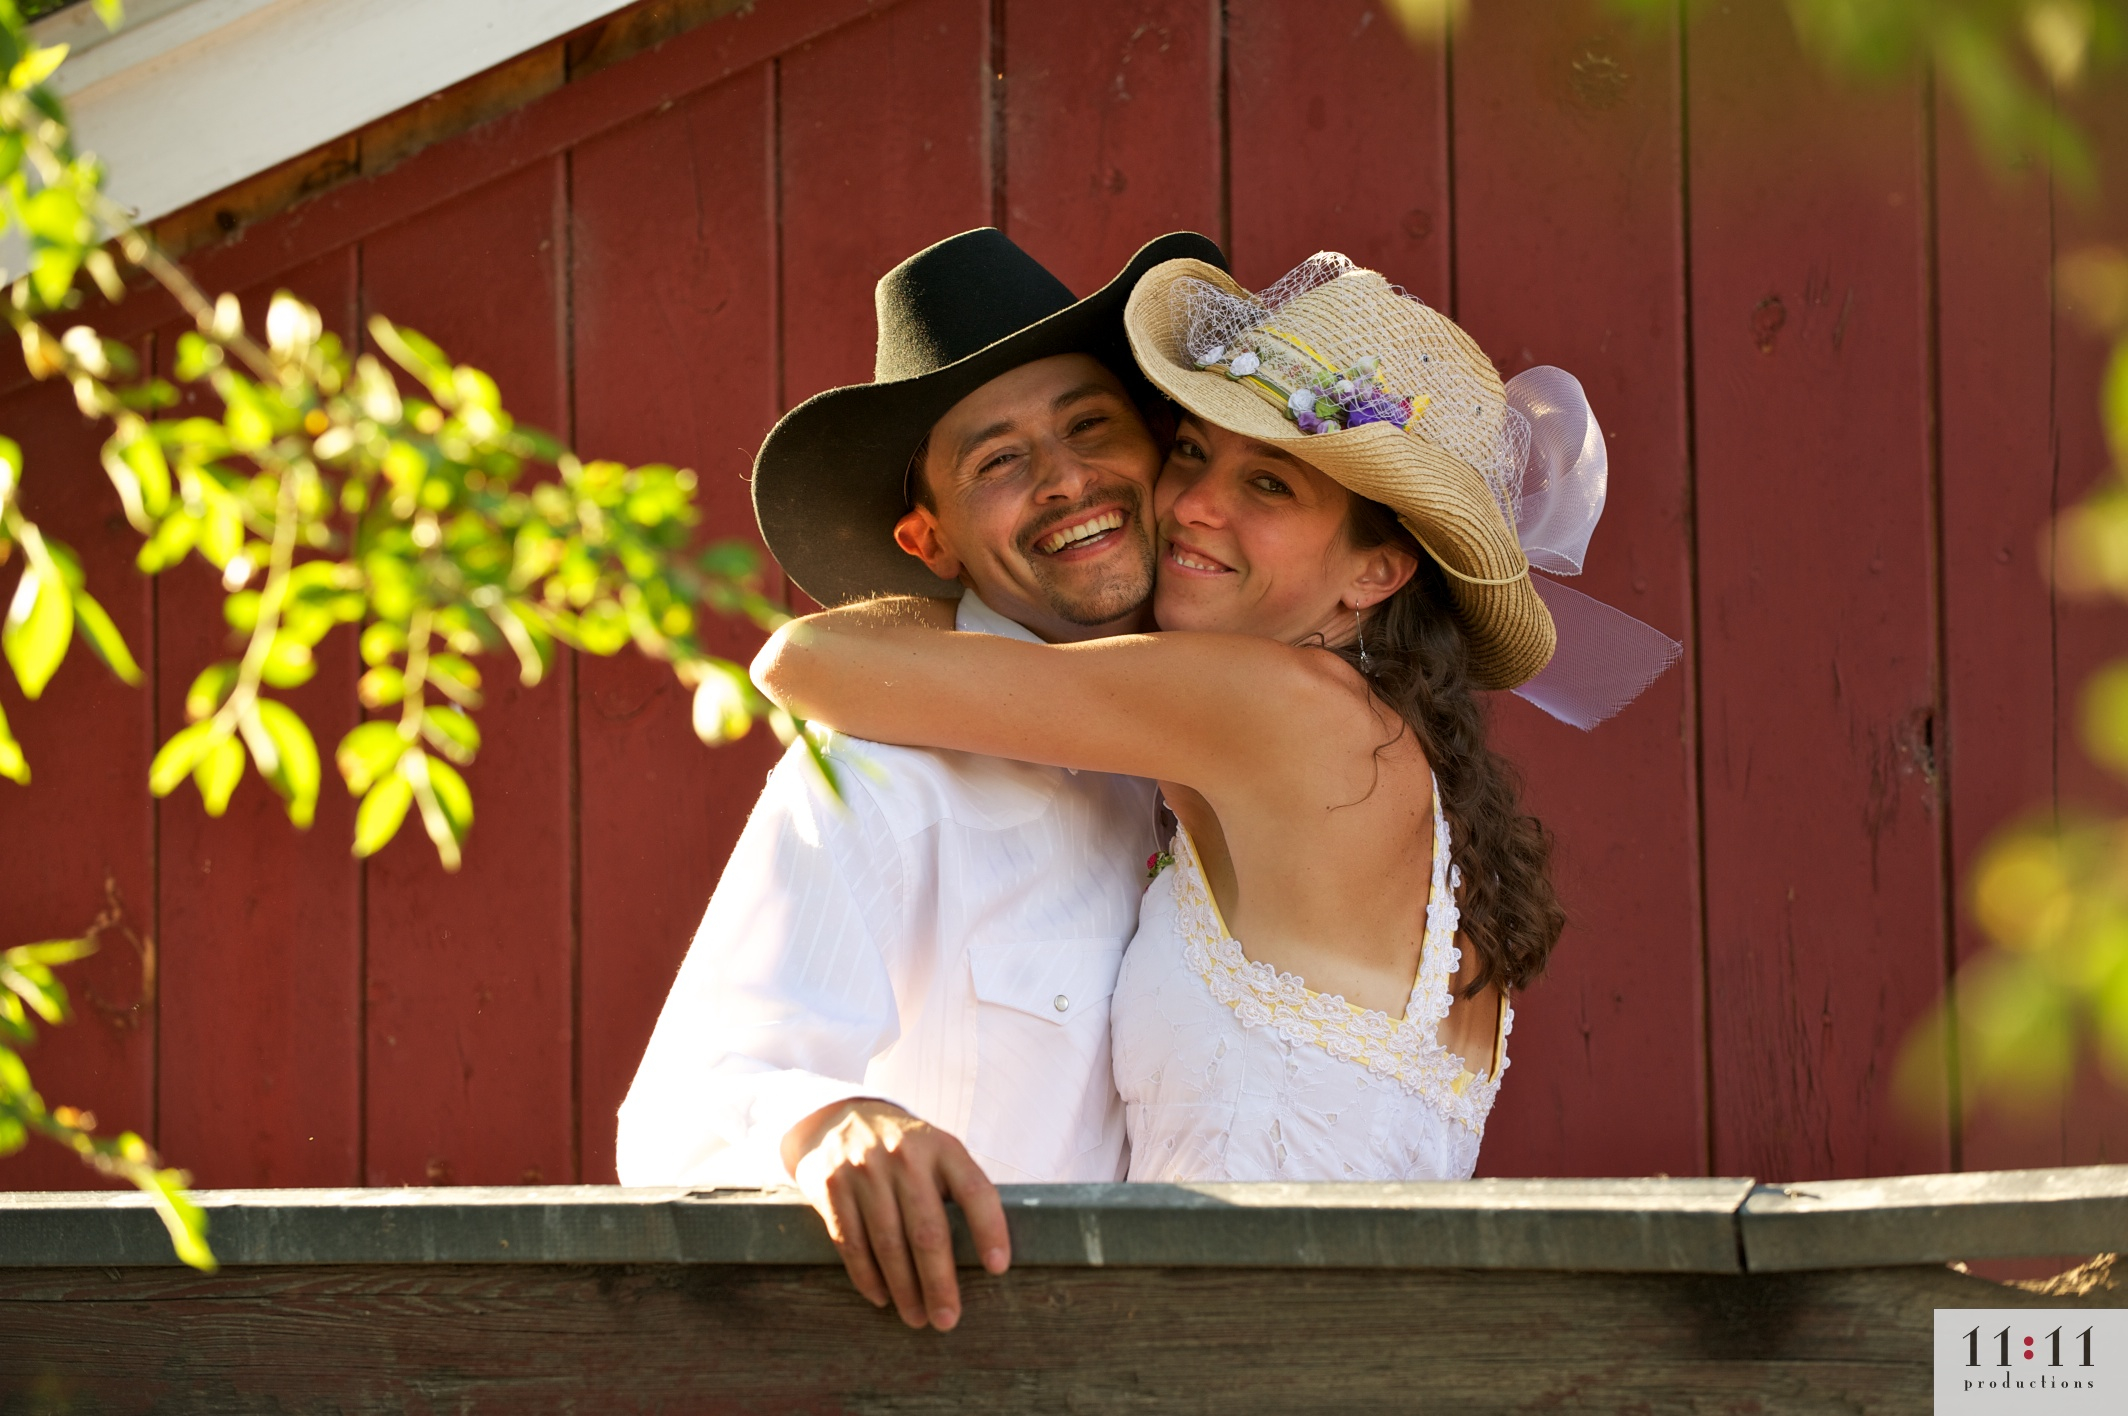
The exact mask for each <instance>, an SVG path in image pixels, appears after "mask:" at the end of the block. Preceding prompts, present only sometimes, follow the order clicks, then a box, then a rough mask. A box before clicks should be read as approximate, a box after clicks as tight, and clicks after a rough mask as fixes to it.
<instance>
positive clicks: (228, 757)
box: [186, 728, 244, 816]
mask: <svg viewBox="0 0 2128 1416" xmlns="http://www.w3.org/2000/svg"><path fill="white" fill-rule="evenodd" d="M186 731H187V732H190V731H191V729H189V728H188V729H186ZM243 778H244V744H242V743H240V742H238V741H237V740H236V739H235V738H233V737H225V738H223V739H222V740H221V741H220V742H217V743H215V744H214V745H213V746H212V747H210V748H209V749H208V750H207V751H206V752H205V753H204V754H203V755H202V756H201V757H200V760H199V765H198V766H196V767H194V768H193V769H192V780H193V783H194V784H195V785H197V786H198V787H199V794H200V802H201V804H202V805H204V806H205V807H206V808H207V814H208V815H209V816H220V815H221V814H222V813H223V812H225V811H227V810H228V809H229V797H230V795H231V794H232V793H233V792H235V791H236V784H237V783H238V782H240V781H242V780H243Z"/></svg>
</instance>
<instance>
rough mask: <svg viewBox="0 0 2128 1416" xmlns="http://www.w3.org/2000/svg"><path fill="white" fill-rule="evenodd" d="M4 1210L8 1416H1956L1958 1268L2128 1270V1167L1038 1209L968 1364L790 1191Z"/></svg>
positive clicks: (1971, 1287)
mask: <svg viewBox="0 0 2128 1416" xmlns="http://www.w3.org/2000/svg"><path fill="white" fill-rule="evenodd" d="M200 1198H201V1201H202V1203H203V1205H204V1207H205V1208H206V1209H207V1211H208V1213H209V1215H210V1216H211V1223H212V1230H211V1233H212V1238H213V1242H214V1247H215V1249H216V1251H217V1253H218V1254H219V1255H220V1257H221V1259H222V1262H223V1264H224V1268H223V1270H222V1272H221V1273H219V1274H216V1275H213V1276H202V1275H199V1274H195V1273H192V1272H191V1271H189V1270H186V1269H182V1268H179V1267H176V1266H175V1264H174V1262H173V1260H172V1258H171V1254H170V1248H169V1244H168V1241H167V1240H166V1239H165V1238H164V1236H163V1234H162V1231H161V1228H160V1226H159V1225H158V1224H157V1222H156V1220H155V1218H154V1216H153V1215H152V1214H151V1213H150V1212H149V1211H148V1210H147V1209H146V1208H145V1207H144V1206H143V1205H142V1204H141V1202H140V1201H139V1200H138V1199H137V1198H136V1197H134V1196H131V1195H112V1194H90V1195H85V1194H14V1195H0V1412H14V1411H18V1410H19V1411H25V1412H28V1411H36V1412H46V1411H51V1412H58V1411H66V1412H76V1413H90V1412H135V1411H193V1410H199V1411H216V1412H224V1411H262V1412H263V1411H273V1412H308V1411H320V1412H324V1411H332V1412H342V1413H353V1412H369V1411H453V1412H474V1411H479V1412H488V1411H493V1412H508V1413H512V1416H530V1413H539V1412H549V1411H553V1412H561V1411H571V1412H576V1411H581V1412H709V1411H718V1412H721V1411H731V1412H739V1411H745V1412H757V1411H760V1412H766V1411H786V1410H802V1411H808V1412H816V1411H893V1412H925V1411H962V1410H969V1411H976V1410H981V1411H1055V1410H1067V1409H1068V1410H1074V1411H1078V1410H1085V1411H1101V1412H1111V1411H1139V1410H1143V1411H1153V1410H1160V1411H1174V1410H1206V1411H1217V1412H1221V1413H1241V1412H1316V1411H1342V1410H1351V1411H1360V1410H1365V1411H1367V1412H1369V1413H1370V1416H1377V1413H1381V1412H1383V1411H1391V1410H1408V1409H1423V1410H1440V1411H1453V1412H1487V1411H1525V1410H1546V1411H1634V1412H1651V1413H1652V1412H1666V1411H1679V1412H1682V1411H1693V1412H1704V1411H1731V1410H1734V1411H1751V1412H1759V1413H1774V1412H1790V1411H1793V1412H1821V1411H1828V1410H1840V1411H1886V1412H1894V1411H1912V1412H1921V1411H1926V1410H1927V1409H1928V1406H1929V1400H1930V1368H1931V1335H1930V1329H1931V1315H1932V1311H1933V1310H1934V1309H1936V1308H1947V1307H1954V1308H1979V1307H2020V1306H2054V1307H2061V1306H2093V1307H2117V1306H2124V1305H2128V1293H2124V1292H2121V1291H2116V1290H2108V1289H2104V1288H2101V1289H2099V1290H2098V1291H2094V1292H2089V1293H2085V1294H2082V1295H2070V1296H2062V1295H2059V1294H2055V1295H2048V1296H2040V1295H2036V1294H2033V1293H2029V1292H2026V1291H2024V1290H2021V1289H2018V1288H2012V1287H2005V1286H2002V1285H1998V1284H1995V1283H1991V1282H1988V1281H1986V1280H1984V1279H1981V1278H1977V1277H1972V1276H1970V1275H1967V1274H1965V1273H1962V1272H1959V1271H1957V1270H1955V1269H1953V1268H1950V1267H1947V1265H1948V1264H1949V1263H1950V1262H1951V1261H1954V1260H1961V1259H1987V1258H2003V1257H2016V1256H2050V1255H2089V1254H2092V1253H2096V1252H2100V1251H2118V1250H2121V1249H2123V1248H2128V1166H2100V1167H2092V1168H2086V1169H2074V1170H2040V1171H2005V1172H1997V1173H1991V1174H1969V1175H1935V1176H1911V1177H1905V1178H1901V1179H1892V1180H1854V1181H1838V1182H1821V1183H1814V1184H1808V1185H1793V1186H1787V1187H1777V1186H1765V1185H1757V1184H1755V1183H1754V1182H1752V1181H1750V1180H1491V1181H1476V1182H1472V1183H1469V1184H1462V1185H1207V1186H1191V1187H1176V1186H1164V1185H1056V1186H1009V1187H1007V1188H1006V1190H1005V1205H1006V1210H1007V1213H1008V1217H1009V1222H1010V1224H1011V1227H1012V1235H1013V1246H1014V1266H1013V1269H1012V1271H1011V1272H1010V1273H1009V1274H1006V1275H1005V1276H1003V1277H1001V1278H990V1277H986V1276H983V1275H982V1274H980V1273H979V1272H977V1271H974V1270H967V1271H965V1272H964V1281H965V1282H966V1284H967V1287H968V1298H967V1303H966V1315H965V1317H964V1319H963V1321H962V1324H961V1327H960V1328H959V1330H958V1331H955V1332H952V1333H948V1334H939V1333H934V1332H920V1333H919V1332H910V1331H908V1330H906V1329H904V1328H902V1327H901V1326H900V1325H899V1324H898V1323H897V1322H896V1320H895V1319H894V1317H893V1316H892V1315H891V1314H890V1313H881V1312H876V1311H874V1310H873V1309H871V1308H870V1307H868V1306H867V1305H865V1304H864V1303H863V1302H862V1301H861V1300H860V1299H858V1298H857V1297H856V1295H855V1294H854V1293H853V1292H852V1291H851V1289H850V1287H849V1284H848V1281H847V1280H846V1279H845V1278H844V1277H843V1275H842V1272H841V1269H840V1267H839V1266H837V1265H836V1264H835V1259H834V1253H833V1250H832V1249H830V1248H829V1246H828V1244H827V1241H826V1238H825V1236H824V1234H823V1233H822V1230H821V1227H820V1224H819V1222H818V1220H817V1219H815V1217H814V1216H813V1214H812V1213H811V1211H809V1210H807V1209H806V1208H804V1207H803V1206H802V1205H801V1204H799V1203H797V1202H796V1199H795V1196H793V1195H792V1194H791V1193H790V1192H788V1191H751V1190H749V1191H710V1192H688V1191H684V1190H629V1189H609V1188H600V1187H592V1186H584V1187H577V1188H525V1189H434V1190H280V1191H268V1190H259V1191H226V1192H209V1193H207V1194H204V1195H202V1196H201V1197H200Z"/></svg>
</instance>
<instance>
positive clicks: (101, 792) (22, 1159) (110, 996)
mask: <svg viewBox="0 0 2128 1416" xmlns="http://www.w3.org/2000/svg"><path fill="white" fill-rule="evenodd" d="M139 352H140V354H141V355H142V357H143V360H144V361H145V359H146V358H147V357H150V356H152V352H153V349H152V343H151V342H150V341H147V340H143V341H141V346H140V348H139ZM0 428H4V429H5V430H6V433H7V435H8V436H9V437H12V438H14V439H15V440H16V441H17V442H18V443H20V444H21V446H22V458H23V474H22V487H21V492H20V496H21V504H22V509H23V512H24V514H25V515H27V516H28V517H29V518H30V519H31V520H32V521H35V522H37V523H38V524H39V525H40V526H41V527H42V528H43V529H44V530H45V531H46V532H47V533H48V534H50V535H51V536H52V537H53V538H54V539H56V540H59V541H62V542H64V543H65V544H66V545H67V546H68V547H69V548H71V549H72V550H73V551H74V553H75V554H76V555H78V556H79V557H80V558H81V564H82V568H83V571H84V572H85V573H86V576H87V588H88V592H89V593H90V594H91V595H93V596H95V597H96V600H97V603H99V604H101V605H102V606H103V607H104V609H105V610H106V611H107V612H109V614H110V616H111V619H112V622H113V623H115V624H116V625H117V626H118V632H119V633H120V634H121V635H123V636H124V637H125V641H126V644H127V645H128V647H130V648H131V649H132V651H133V657H134V659H135V660H136V661H137V662H138V663H139V664H140V667H141V671H142V672H143V673H144V674H146V675H149V676H150V681H151V682H152V681H153V679H152V676H153V675H154V674H155V672H156V668H157V664H156V656H155V635H154V627H153V617H154V604H155V587H154V586H153V584H152V583H151V582H150V581H149V580H148V579H147V578H146V577H145V576H143V575H141V574H140V573H139V572H138V571H136V570H135V569H134V568H133V555H134V552H135V550H136V549H137V548H138V546H139V544H140V538H139V537H138V536H137V535H136V534H135V533H134V532H133V529H132V528H131V527H130V526H129V525H128V524H127V523H126V519H125V515H124V513H123V511H122V510H121V509H120V507H119V502H118V493H117V492H116V491H115V490H113V489H112V487H111V484H110V482H109V481H108V480H107V479H106V478H105V477H104V474H103V468H102V465H101V462H100V460H99V457H98V449H99V448H100V447H101V446H102V445H103V439H104V436H105V430H104V429H102V428H99V427H98V426H96V425H94V424H91V423H89V422H87V421H86V420H84V419H83V418H82V416H81V414H80V412H79V411H78V410H77V409H76V408H75V406H74V398H73V394H72V393H71V392H70V391H69V390H68V389H67V388H66V387H65V386H64V385H63V384H38V385H34V386H32V387H31V388H29V389H27V390H25V391H22V392H18V393H15V394H11V395H9V396H8V397H7V398H6V399H5V400H0ZM21 565H22V560H21V557H20V555H19V554H18V555H16V556H15V557H13V558H11V563H10V564H9V565H8V566H6V567H0V595H6V596H8V597H10V598H12V597H13V595H14V593H15V586H16V584H17V577H18V575H19V574H20V571H21ZM0 705H4V706H5V708H6V711H7V717H8V723H9V725H10V726H11V727H12V729H13V731H14V735H15V738H16V740H17V741H18V742H20V743H21V744H22V748H23V752H24V753H25V755H27V757H28V758H29V764H30V772H31V774H32V775H31V780H30V784H29V785H28V786H26V787H23V786H17V785H16V784H15V783H13V782H8V781H0V862H5V864H4V865H0V947H7V946H10V945H14V944H27V943H31V942H33V941H35V940H39V939H52V938H78V937H79V936H80V935H81V934H82V932H83V931H84V930H86V929H87V928H88V927H89V925H90V923H91V921H93V920H95V919H96V917H97V916H98V915H99V914H100V913H102V912H103V911H104V910H105V909H106V907H107V904H108V902H109V901H110V899H111V898H112V892H114V891H115V893H116V897H117V899H118V900H119V902H120V903H122V905H123V910H124V914H123V925H124V929H114V930H112V931H110V932H109V933H107V934H105V935H104V936H103V938H102V940H101V948H100V951H99V952H98V953H97V954H96V956H95V957H93V958H90V959H86V960H83V961H82V962H80V963H77V964H73V965H70V966H69V967H67V968H66V969H65V970H64V971H63V972H62V974H61V980H62V981H63V982H64V983H65V984H66V986H67V991H68V993H69V994H71V995H72V998H73V1003H74V1014H75V1019H74V1021H73V1022H72V1023H70V1024H68V1025H66V1026H64V1027H59V1028H40V1031H41V1033H42V1040H41V1041H40V1042H39V1044H38V1045H37V1046H36V1047H34V1048H32V1049H29V1050H28V1051H27V1052H26V1053H25V1054H24V1057H25V1060H26V1061H27V1062H28V1063H29V1065H30V1068H31V1075H32V1077H33V1078H34V1080H35V1082H36V1084H37V1087H38V1090H39V1091H40V1092H42V1093H43V1095H44V1097H45V1099H46V1100H47V1101H48V1102H49V1103H50V1104H52V1105H54V1106H57V1105H61V1104H66V1105H71V1106H79V1107H85V1108H87V1109H89V1110H91V1111H94V1112H95V1113H96V1117H97V1119H98V1121H99V1122H100V1123H101V1124H102V1128H103V1129H104V1130H106V1131H118V1130H125V1129H131V1130H135V1131H138V1132H140V1133H141V1134H142V1135H144V1136H147V1137H149V1138H150V1140H153V1138H154V1134H155V1052H156V1037H155V1029H156V1019H157V1008H156V1000H155V997H154V994H153V992H152V989H153V984H154V970H153V966H152V959H153V949H154V943H155V936H156V934H157V921H156V918H155V819H154V810H155V809H154V803H153V801H152V799H151V798H150V797H149V795H148V762H149V760H150V758H151V757H152V756H153V753H154V746H153V744H154V742H155V740H156V727H157V724H156V721H155V704H154V700H153V698H152V697H151V695H150V694H149V693H148V692H147V691H146V690H145V689H142V688H128V687H127V686H126V685H125V684H123V683H121V682H119V681H118V679H116V678H115V677H113V676H112V674H111V672H110V671H109V670H108V669H106V668H105V667H104V666H103V664H102V663H101V662H99V661H98V660H97V658H96V656H95V655H94V654H92V653H91V652H90V651H89V646H88V645H87V643H85V642H84V641H83V640H82V638H81V636H80V634H79V633H78V632H77V633H76V635H75V637H74V640H73V643H72V646H71V647H70V648H69V649H68V651H67V657H66V662H65V663H63V664H62V665H61V666H60V668H59V672H58V674H57V675H56V676H55V677H54V678H53V679H52V681H51V682H50V683H49V684H47V685H46V686H45V689H44V693H43V696H42V697H40V698H39V699H38V700H37V701H36V702H34V703H30V702H26V701H24V699H23V697H22V694H21V691H20V689H19V687H18V686H17V684H16V683H15V675H14V672H13V670H11V669H9V668H7V667H5V666H4V665H0ZM126 930H130V931H131V938H129V936H128V934H127V933H126V932H125V931H126ZM99 1183H100V1182H99V1181H98V1180H97V1179H96V1177H95V1176H94V1175H93V1174H92V1173H91V1172H89V1171H87V1170H85V1169H84V1168H83V1167H82V1165H81V1163H80V1161H78V1160H77V1159H75V1157H74V1156H73V1155H72V1154H71V1153H69V1152H66V1151H62V1150H60V1149H59V1148H58V1147H56V1146H52V1145H47V1144H44V1143H43V1142H39V1141H33V1142H31V1144H30V1147H29V1148H28V1149H27V1150H24V1151H20V1152H18V1153H17V1154H15V1155H14V1156H12V1157H9V1158H7V1159H4V1160H0V1185H4V1186H6V1187H8V1188H10V1189H46V1188H51V1189H62V1188H63V1189H75V1188H87V1187H91V1186H94V1185H97V1184H99Z"/></svg>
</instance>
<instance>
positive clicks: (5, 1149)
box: [0, 1114, 30, 1155]
mask: <svg viewBox="0 0 2128 1416" xmlns="http://www.w3.org/2000/svg"><path fill="white" fill-rule="evenodd" d="M29 1135H30V1133H29V1128H28V1127H26V1126H24V1125H23V1124H22V1123H21V1122H20V1121H18V1120H16V1119H15V1118H14V1117H13V1116H9V1115H5V1114H0V1155H13V1154H14V1153H15V1152H16V1151H18V1150H21V1149H22V1147H23V1146H24V1145H26V1144H28V1142H29Z"/></svg>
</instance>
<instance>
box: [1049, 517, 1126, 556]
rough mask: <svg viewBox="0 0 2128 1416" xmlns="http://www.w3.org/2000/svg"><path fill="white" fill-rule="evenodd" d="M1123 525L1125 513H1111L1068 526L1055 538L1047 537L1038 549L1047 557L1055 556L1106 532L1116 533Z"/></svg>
mask: <svg viewBox="0 0 2128 1416" xmlns="http://www.w3.org/2000/svg"><path fill="white" fill-rule="evenodd" d="M1122 524H1123V513H1122V512H1120V511H1111V512H1108V513H1106V514H1105V515H1101V516H1097V517H1095V518H1094V519H1093V520H1091V521H1082V522H1080V523H1079V524H1078V525H1077V526H1067V527H1065V528H1064V529H1063V530H1062V531H1059V532H1057V533H1056V534H1055V535H1054V536H1045V537H1043V538H1042V541H1041V544H1040V545H1039V546H1038V547H1037V548H1036V549H1038V550H1040V551H1041V552H1042V553H1043V554H1045V555H1055V554H1056V553H1057V552H1058V551H1061V550H1063V549H1064V548H1065V547H1066V546H1076V545H1078V544H1079V542H1081V541H1090V540H1092V539H1093V538H1094V537H1096V536H1099V535H1101V534H1103V533H1104V532H1109V531H1114V530H1115V529H1117V528H1118V527H1120V526H1121V525H1122Z"/></svg>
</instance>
